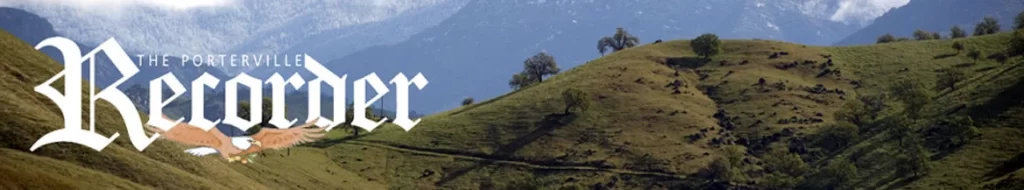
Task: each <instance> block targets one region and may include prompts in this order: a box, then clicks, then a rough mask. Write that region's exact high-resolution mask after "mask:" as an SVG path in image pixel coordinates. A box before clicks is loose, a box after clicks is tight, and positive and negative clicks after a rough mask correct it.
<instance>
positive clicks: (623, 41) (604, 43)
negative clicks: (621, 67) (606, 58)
mask: <svg viewBox="0 0 1024 190" xmlns="http://www.w3.org/2000/svg"><path fill="white" fill-rule="evenodd" d="M637 44H640V38H637V37H636V36H633V35H632V34H629V32H626V29H623V28H622V27H619V28H616V29H615V35H612V36H610V37H608V36H606V37H604V38H601V39H600V40H598V41H597V51H598V52H599V53H601V55H602V56H603V55H604V52H606V51H608V48H611V49H612V52H616V51H619V50H623V49H626V48H631V47H633V46H636V45H637Z"/></svg>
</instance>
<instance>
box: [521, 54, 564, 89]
mask: <svg viewBox="0 0 1024 190" xmlns="http://www.w3.org/2000/svg"><path fill="white" fill-rule="evenodd" d="M559 70H560V69H558V63H555V57H553V56H551V55H549V54H548V53H546V52H540V53H537V55H534V56H533V57H530V58H528V59H526V61H523V74H526V75H528V77H529V78H531V79H535V80H537V83H541V82H544V77H545V76H548V75H554V74H558V71H559Z"/></svg>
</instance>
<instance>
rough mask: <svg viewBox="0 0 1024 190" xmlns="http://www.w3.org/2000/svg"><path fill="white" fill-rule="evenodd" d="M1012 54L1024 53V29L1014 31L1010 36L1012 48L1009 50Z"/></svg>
mask: <svg viewBox="0 0 1024 190" xmlns="http://www.w3.org/2000/svg"><path fill="white" fill-rule="evenodd" d="M1007 53H1008V54H1009V55H1010V56H1016V55H1024V30H1016V31H1013V37H1011V38H1010V49H1008V50H1007Z"/></svg>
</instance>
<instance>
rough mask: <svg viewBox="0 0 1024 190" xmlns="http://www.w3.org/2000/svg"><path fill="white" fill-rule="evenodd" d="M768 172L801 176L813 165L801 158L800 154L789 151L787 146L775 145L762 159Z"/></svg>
mask: <svg viewBox="0 0 1024 190" xmlns="http://www.w3.org/2000/svg"><path fill="white" fill-rule="evenodd" d="M761 160H762V161H764V168H765V170H766V171H768V172H772V173H780V174H784V175H787V176H793V177H800V176H803V175H804V174H807V173H808V172H810V171H811V167H810V166H809V165H807V163H804V160H803V159H800V155H797V154H794V153H792V152H789V149H788V148H787V147H785V146H774V147H772V150H771V151H770V152H768V153H767V154H765V155H764V156H763V158H762V159H761Z"/></svg>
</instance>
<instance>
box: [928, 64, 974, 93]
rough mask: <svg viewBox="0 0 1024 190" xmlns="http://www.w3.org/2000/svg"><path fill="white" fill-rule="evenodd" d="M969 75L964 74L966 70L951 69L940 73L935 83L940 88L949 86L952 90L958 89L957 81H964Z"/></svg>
mask: <svg viewBox="0 0 1024 190" xmlns="http://www.w3.org/2000/svg"><path fill="white" fill-rule="evenodd" d="M966 78H967V77H965V76H964V72H963V71H960V70H958V69H949V70H947V71H946V72H942V73H939V76H938V79H939V80H938V81H936V82H935V83H936V84H935V87H936V88H937V89H939V90H942V89H946V88H949V89H950V90H956V83H958V82H960V81H963V80H964V79H966Z"/></svg>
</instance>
